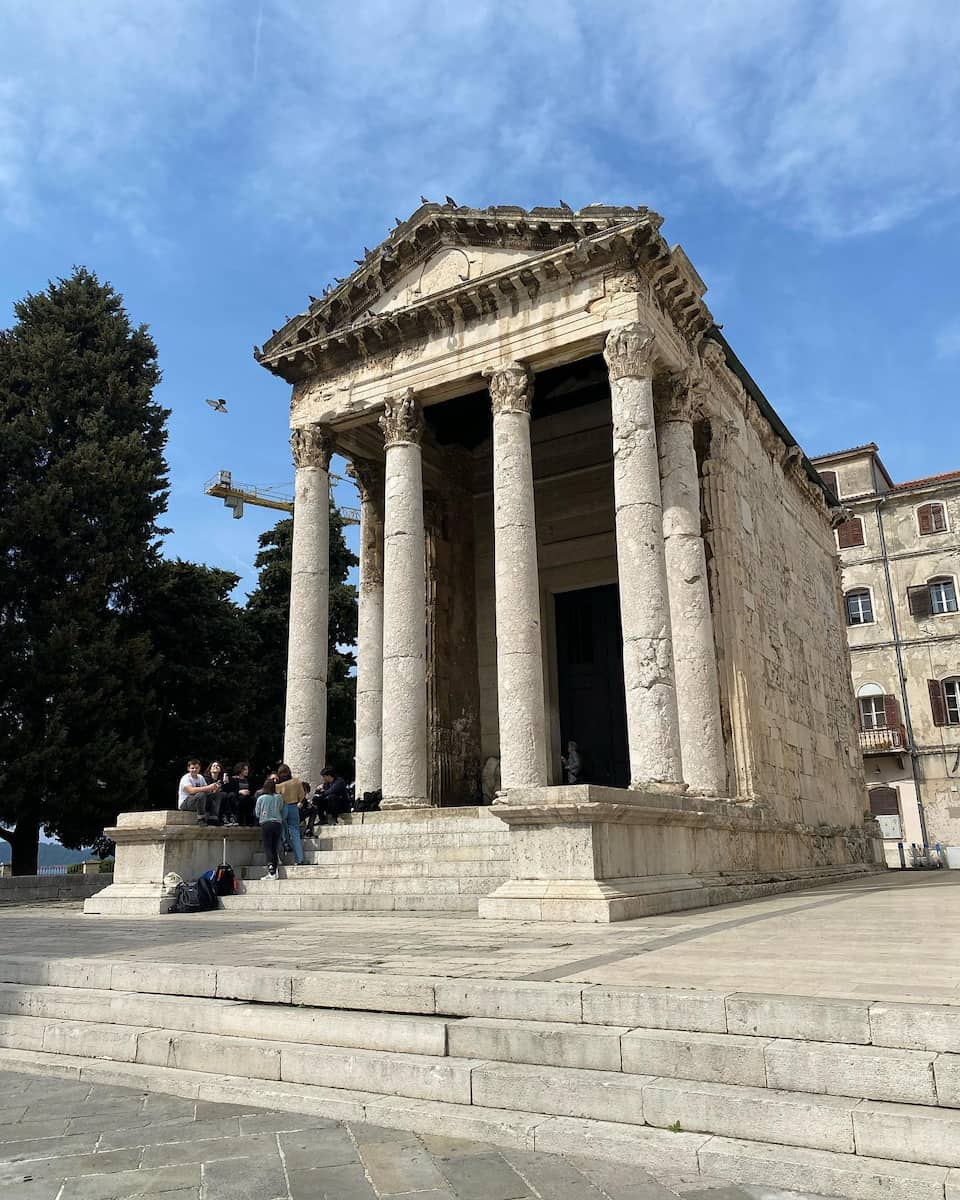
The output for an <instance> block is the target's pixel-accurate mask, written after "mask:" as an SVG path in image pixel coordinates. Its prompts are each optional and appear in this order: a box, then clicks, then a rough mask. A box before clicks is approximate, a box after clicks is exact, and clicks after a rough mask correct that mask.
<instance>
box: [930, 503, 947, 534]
mask: <svg viewBox="0 0 960 1200" xmlns="http://www.w3.org/2000/svg"><path fill="white" fill-rule="evenodd" d="M930 524H931V525H932V526H933V532H934V533H940V532H941V531H942V530H944V529H946V527H947V514H946V513H945V512H944V510H943V505H942V504H931V505H930Z"/></svg>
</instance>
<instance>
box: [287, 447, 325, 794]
mask: <svg viewBox="0 0 960 1200" xmlns="http://www.w3.org/2000/svg"><path fill="white" fill-rule="evenodd" d="M290 444H291V447H292V449H293V460H294V463H295V465H296V482H295V484H294V508H293V546H292V562H291V569H290V623H289V641H288V648H287V695H286V713H285V718H284V731H283V757H284V761H285V762H286V763H288V764H289V766H290V769H291V770H292V771H293V773H294V775H296V776H298V777H299V778H300V779H305V780H308V781H309V782H310V783H319V782H320V771H321V769H322V768H323V766H324V757H325V755H326V749H327V652H328V644H327V643H328V622H329V594H330V475H329V469H330V455H331V454H332V452H333V441H332V438H331V437H330V434H329V432H328V431H327V430H326V429H325V428H324V427H323V426H320V425H308V426H306V427H305V428H303V429H295V430H294V432H293V436H292V438H291V439H290Z"/></svg>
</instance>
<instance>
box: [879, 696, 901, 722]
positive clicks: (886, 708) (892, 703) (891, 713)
mask: <svg viewBox="0 0 960 1200" xmlns="http://www.w3.org/2000/svg"><path fill="white" fill-rule="evenodd" d="M883 722H884V724H885V725H886V727H887V729H899V728H900V705H899V704H898V703H897V698H896V696H884V698H883Z"/></svg>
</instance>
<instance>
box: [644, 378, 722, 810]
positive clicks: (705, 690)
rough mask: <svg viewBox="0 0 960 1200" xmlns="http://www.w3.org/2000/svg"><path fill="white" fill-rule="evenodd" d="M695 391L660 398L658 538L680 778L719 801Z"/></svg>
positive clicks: (672, 384)
mask: <svg viewBox="0 0 960 1200" xmlns="http://www.w3.org/2000/svg"><path fill="white" fill-rule="evenodd" d="M694 383H695V381H694V380H693V379H692V378H691V377H690V375H689V374H687V373H685V374H683V375H677V376H674V377H672V378H671V379H670V380H669V381H667V382H666V384H665V386H664V388H663V389H662V391H661V392H660V394H659V395H658V397H657V409H658V414H657V415H658V417H659V422H658V427H657V440H658V443H659V451H660V488H661V492H662V495H663V536H664V551H665V559H666V566H667V588H668V591H669V595H670V623H671V626H672V629H673V669H674V676H675V678H676V686H677V698H678V708H679V718H680V748H681V753H682V758H683V778H684V782H685V783H686V784H687V786H688V787H689V788H690V789H691V791H694V792H697V793H698V794H700V795H705V796H720V795H723V794H724V792H725V791H726V785H727V764H726V754H725V752H724V745H723V729H722V726H721V723H720V687H719V683H718V681H717V656H716V648H715V646H714V642H713V617H712V615H711V613H710V592H709V586H708V582H707V559H706V554H705V553H704V547H703V536H702V533H701V522H700V476H699V472H698V470H697V455H696V450H695V449H694V444H693V423H692V422H693V415H694V405H695V389H694Z"/></svg>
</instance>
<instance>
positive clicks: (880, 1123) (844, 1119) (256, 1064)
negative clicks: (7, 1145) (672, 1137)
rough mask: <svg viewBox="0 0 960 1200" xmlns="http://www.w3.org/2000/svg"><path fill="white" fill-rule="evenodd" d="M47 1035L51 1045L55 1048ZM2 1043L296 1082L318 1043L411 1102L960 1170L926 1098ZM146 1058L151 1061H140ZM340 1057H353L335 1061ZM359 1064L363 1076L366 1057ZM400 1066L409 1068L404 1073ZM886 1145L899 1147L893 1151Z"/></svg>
mask: <svg viewBox="0 0 960 1200" xmlns="http://www.w3.org/2000/svg"><path fill="white" fill-rule="evenodd" d="M48 1037H49V1039H50V1040H51V1041H52V1042H53V1047H50V1046H48V1044H47V1042H48ZM58 1042H59V1043H60V1044H59V1045H58ZM88 1045H89V1047H90V1049H89V1050H87V1049H86V1047H87V1046H88ZM0 1046H2V1047H4V1048H6V1049H10V1050H17V1051H20V1052H30V1051H35V1052H37V1053H52V1054H56V1055H68V1056H71V1057H79V1058H83V1059H87V1058H90V1059H110V1061H114V1062H121V1063H135V1064H138V1065H141V1066H163V1065H166V1064H163V1063H161V1062H158V1061H157V1059H156V1056H158V1055H167V1056H169V1055H170V1054H171V1053H173V1054H175V1055H179V1056H183V1057H186V1058H187V1059H188V1060H189V1059H190V1058H191V1057H192V1059H193V1062H194V1065H193V1066H190V1065H187V1064H186V1063H183V1062H181V1063H178V1064H177V1066H176V1067H175V1068H172V1069H179V1070H187V1071H190V1072H194V1071H199V1072H203V1071H205V1070H207V1066H206V1065H198V1064H204V1063H205V1062H206V1060H208V1059H210V1058H211V1057H212V1058H213V1059H214V1060H215V1061H221V1060H222V1061H224V1062H230V1061H232V1062H234V1063H239V1062H245V1063H246V1064H247V1065H246V1067H245V1068H244V1074H243V1076H242V1077H243V1078H248V1079H259V1080H263V1081H265V1082H267V1083H279V1082H285V1083H286V1082H291V1081H290V1080H288V1079H283V1078H282V1077H283V1075H284V1072H285V1070H290V1071H292V1072H293V1073H294V1074H296V1073H298V1072H301V1073H302V1072H303V1071H304V1069H307V1070H309V1069H310V1067H309V1066H307V1067H306V1068H305V1067H304V1064H303V1061H302V1056H303V1055H304V1054H305V1053H306V1055H307V1058H308V1061H309V1054H310V1052H311V1051H312V1052H314V1053H315V1054H316V1055H317V1056H318V1059H319V1061H320V1062H323V1061H325V1060H326V1061H327V1062H328V1063H330V1064H332V1066H331V1067H328V1069H332V1071H333V1072H334V1073H335V1074H336V1073H338V1072H342V1071H350V1070H355V1069H356V1068H355V1067H354V1066H351V1065H349V1064H351V1063H352V1062H353V1060H359V1061H360V1062H361V1064H362V1063H366V1064H367V1069H368V1070H370V1069H371V1067H372V1068H373V1069H374V1070H375V1073H376V1074H377V1076H379V1075H381V1074H382V1075H383V1082H387V1079H388V1077H389V1081H390V1084H391V1086H390V1092H391V1094H394V1095H401V1096H406V1097H407V1098H408V1099H425V1100H427V1099H428V1100H435V1101H438V1102H439V1101H443V1102H457V1103H466V1104H468V1105H477V1106H479V1107H488V1106H491V1105H489V1104H488V1097H490V1098H493V1099H495V1100H499V1098H500V1096H501V1095H504V1094H509V1095H514V1096H517V1095H519V1096H525V1097H526V1098H527V1099H528V1100H532V1101H533V1104H536V1105H537V1106H538V1107H536V1108H535V1107H533V1104H530V1105H527V1106H526V1107H525V1109H524V1110H523V1111H526V1112H530V1113H536V1114H538V1115H544V1116H563V1117H569V1118H571V1119H578V1120H588V1119H589V1120H601V1121H606V1120H609V1119H610V1118H609V1114H608V1113H607V1112H606V1110H605V1106H606V1105H609V1104H613V1105H615V1106H617V1110H618V1112H620V1111H628V1110H629V1107H630V1104H631V1103H632V1104H633V1105H635V1106H636V1113H637V1119H636V1120H629V1119H627V1120H624V1119H620V1120H619V1121H618V1122H617V1123H619V1124H628V1125H636V1126H645V1127H646V1126H649V1127H651V1128H660V1129H671V1128H672V1127H673V1126H674V1125H675V1124H677V1125H680V1124H681V1121H682V1125H683V1128H684V1129H686V1130H687V1132H694V1131H695V1132H699V1133H707V1134H711V1135H716V1136H733V1137H742V1136H744V1135H745V1133H746V1131H747V1130H749V1131H750V1140H751V1141H760V1142H766V1143H770V1144H780V1145H791V1146H797V1147H801V1148H806V1149H822V1150H829V1151H830V1152H833V1153H847V1154H857V1155H860V1156H861V1157H874V1158H878V1159H887V1158H889V1159H893V1160H895V1161H916V1162H934V1163H937V1164H939V1165H943V1166H950V1167H957V1168H960V1112H958V1111H957V1109H955V1108H943V1107H936V1106H933V1105H924V1104H919V1103H904V1102H889V1101H880V1102H875V1101H871V1100H870V1099H869V1098H859V1097H855V1096H845V1095H836V1094H827V1093H809V1092H803V1091H802V1090H800V1089H790V1088H779V1089H778V1088H772V1087H766V1086H762V1087H755V1086H750V1085H742V1084H722V1083H715V1082H706V1081H702V1080H696V1079H683V1078H675V1077H673V1076H654V1075H643V1074H639V1073H636V1072H626V1071H622V1072H618V1071H605V1070H595V1069H586V1068H580V1067H561V1066H547V1065H535V1064H530V1063H524V1062H516V1061H512V1060H500V1059H493V1058H485V1057H484V1056H483V1055H482V1052H479V1053H477V1054H475V1055H474V1056H472V1057H466V1056H465V1055H459V1056H457V1055H451V1054H449V1052H448V1051H447V1052H445V1053H444V1054H442V1055H437V1054H431V1053H425V1052H423V1051H419V1052H417V1051H404V1050H395V1049H386V1048H384V1047H380V1048H373V1049H371V1048H369V1047H358V1046H355V1045H350V1044H346V1045H344V1044H342V1043H340V1044H333V1043H312V1042H311V1043H308V1044H306V1045H305V1044H304V1043H303V1042H301V1041H290V1040H287V1039H282V1038H265V1037H255V1036H254V1037H250V1036H242V1035H239V1034H233V1033H220V1032H213V1031H202V1030H171V1029H169V1028H166V1027H163V1026H160V1027H158V1026H144V1025H128V1024H125V1023H122V1022H108V1023H104V1022H99V1021H95V1020H87V1019H82V1018H71V1017H36V1016H29V1015H20V1014H14V1015H8V1014H4V1015H2V1016H0ZM108 1047H112V1049H108ZM141 1055H143V1056H144V1057H145V1059H146V1061H142V1059H141ZM285 1058H286V1060H287V1062H288V1066H287V1067H285V1066H284V1062H285ZM291 1058H292V1060H293V1061H292V1062H290V1061H289V1060H290V1059H291ZM298 1059H299V1060H300V1061H299V1062H298ZM338 1059H340V1060H346V1061H345V1062H343V1064H342V1066H339V1067H338V1065H337V1060H338ZM313 1069H314V1070H316V1069H317V1067H316V1066H315V1067H314V1068H313ZM360 1070H361V1075H362V1073H363V1068H362V1066H361V1068H360ZM405 1073H409V1074H408V1075H407V1077H406V1078H405ZM293 1082H296V1081H295V1080H294V1081H293ZM378 1082H379V1080H378ZM309 1086H327V1087H333V1086H336V1084H334V1083H331V1082H327V1083H323V1084H321V1083H317V1084H310V1085H309ZM405 1088H409V1089H410V1090H409V1091H405V1090H404V1089H405ZM437 1092H439V1094H431V1093H437ZM531 1092H532V1094H531ZM451 1093H454V1094H457V1093H459V1095H460V1097H461V1099H457V1100H455V1101H454V1095H451ZM554 1096H555V1097H557V1099H553V1097H554ZM571 1096H576V1097H578V1103H577V1105H576V1106H575V1107H578V1108H579V1109H580V1111H579V1112H570V1111H569V1110H570V1108H571V1104H570V1102H569V1097H571ZM493 1106H495V1105H493ZM539 1106H543V1107H539ZM738 1107H739V1113H738V1111H737V1109H738ZM591 1108H592V1110H593V1111H592V1112H591V1111H590V1110H591ZM565 1110H566V1111H565ZM698 1114H699V1115H698ZM786 1130H790V1131H791V1134H790V1136H783V1135H784V1132H785V1131H786ZM765 1133H766V1136H764V1134H765ZM911 1139H912V1140H913V1143H915V1145H916V1147H917V1148H916V1149H915V1150H914V1151H913V1152H912V1153H910V1152H904V1150H903V1147H904V1146H905V1145H906V1146H909V1145H910V1144H911ZM891 1144H892V1145H893V1146H895V1147H896V1149H897V1153H888V1152H887V1149H888V1147H889V1145H891ZM864 1147H866V1153H864V1149H863V1148H864Z"/></svg>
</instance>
